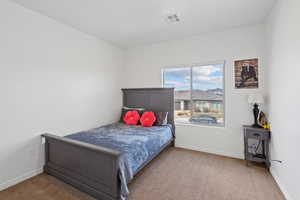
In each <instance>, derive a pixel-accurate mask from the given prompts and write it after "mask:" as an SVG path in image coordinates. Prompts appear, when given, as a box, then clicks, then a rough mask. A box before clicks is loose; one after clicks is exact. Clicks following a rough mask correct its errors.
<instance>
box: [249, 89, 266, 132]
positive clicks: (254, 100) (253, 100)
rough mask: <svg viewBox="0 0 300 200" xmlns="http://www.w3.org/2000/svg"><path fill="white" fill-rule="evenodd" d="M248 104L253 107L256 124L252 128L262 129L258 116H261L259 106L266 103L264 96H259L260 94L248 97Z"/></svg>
mask: <svg viewBox="0 0 300 200" xmlns="http://www.w3.org/2000/svg"><path fill="white" fill-rule="evenodd" d="M248 103H249V104H252V105H253V115H254V124H253V125H252V127H255V128H262V127H261V126H260V125H259V124H258V114H259V109H258V106H259V105H260V104H263V103H264V97H263V96H262V94H259V93H257V94H250V95H249V96H248Z"/></svg>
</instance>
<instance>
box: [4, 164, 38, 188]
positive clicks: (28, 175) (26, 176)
mask: <svg viewBox="0 0 300 200" xmlns="http://www.w3.org/2000/svg"><path fill="white" fill-rule="evenodd" d="M42 172H43V168H40V169H36V170H32V171H30V172H27V173H25V174H23V175H21V176H19V177H16V178H14V179H11V180H8V181H6V182H4V183H0V191H2V190H5V189H7V188H9V187H11V186H14V185H16V184H18V183H20V182H22V181H25V180H26V179H29V178H31V177H34V176H36V175H39V174H41V173H42Z"/></svg>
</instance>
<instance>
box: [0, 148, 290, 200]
mask: <svg viewBox="0 0 300 200" xmlns="http://www.w3.org/2000/svg"><path fill="white" fill-rule="evenodd" d="M130 191H131V193H130V199H131V200H283V199H284V197H283V195H282V194H281V192H280V190H279V189H278V186H277V185H276V183H275V181H274V180H273V178H272V176H271V175H270V174H269V173H268V172H267V171H266V170H265V169H264V168H262V167H257V166H251V167H247V166H246V165H245V162H244V161H241V160H237V159H230V158H225V157H221V156H215V155H211V154H206V153H200V152H194V151H189V150H183V149H178V148H170V149H168V150H166V151H165V152H163V153H162V154H161V155H160V156H159V157H158V158H157V159H155V160H154V161H153V162H151V163H150V165H148V166H147V167H146V168H145V169H144V170H143V171H142V172H141V173H140V174H138V175H137V177H136V178H135V180H134V181H133V182H132V183H131V184H130ZM0 199H1V200H2V199H3V200H4V199H5V200H20V199H22V200H44V199H45V200H92V199H93V198H92V197H90V196H88V195H87V194H84V193H82V192H79V191H78V190H76V189H74V188H73V187H71V186H69V185H67V184H65V183H62V182H61V181H59V180H57V179H55V178H53V177H51V176H48V175H45V174H42V175H39V176H37V177H34V178H32V179H30V180H27V181H25V182H23V183H20V184H18V185H16V186H14V187H12V188H9V189H7V190H5V191H2V192H0Z"/></svg>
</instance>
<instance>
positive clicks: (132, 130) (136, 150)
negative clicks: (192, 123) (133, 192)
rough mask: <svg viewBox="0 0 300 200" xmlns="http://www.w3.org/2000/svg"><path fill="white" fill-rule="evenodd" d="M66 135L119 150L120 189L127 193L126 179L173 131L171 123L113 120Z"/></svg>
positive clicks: (166, 140)
mask: <svg viewBox="0 0 300 200" xmlns="http://www.w3.org/2000/svg"><path fill="white" fill-rule="evenodd" d="M66 137H67V138H70V139H74V140H78V141H82V142H86V143H89V144H94V145H99V146H103V147H107V148H111V149H114V150H117V151H119V152H121V157H120V159H119V168H120V179H121V183H122V184H121V185H122V188H121V190H122V191H121V193H122V196H123V197H124V196H125V197H126V196H127V195H128V188H127V182H129V181H130V180H131V179H132V178H133V176H134V174H135V173H136V172H137V171H138V170H139V168H140V167H141V166H142V165H143V164H144V163H145V162H147V161H148V160H149V159H151V158H152V157H153V155H154V154H156V153H158V151H159V150H160V149H161V147H162V146H164V145H165V144H167V143H168V142H169V141H170V140H171V139H172V137H173V135H172V127H171V125H166V126H153V127H142V126H129V125H125V124H123V123H114V124H110V125H106V126H102V127H99V128H95V129H91V130H88V131H82V132H79V133H75V134H72V135H68V136H66Z"/></svg>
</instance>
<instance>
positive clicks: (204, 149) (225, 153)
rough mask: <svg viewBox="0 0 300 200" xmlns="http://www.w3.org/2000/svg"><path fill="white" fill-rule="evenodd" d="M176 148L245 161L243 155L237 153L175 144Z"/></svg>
mask: <svg viewBox="0 0 300 200" xmlns="http://www.w3.org/2000/svg"><path fill="white" fill-rule="evenodd" d="M175 146H176V147H179V148H183V149H190V150H194V151H200V152H205V153H211V154H216V155H221V156H226V157H230V158H237V159H244V158H243V157H242V156H241V155H238V154H236V153H235V154H234V153H231V152H225V151H218V150H212V149H207V148H199V147H198V146H193V145H186V144H175Z"/></svg>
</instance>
